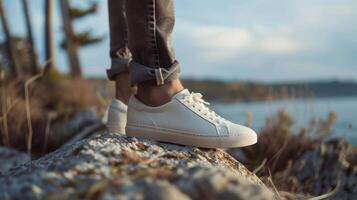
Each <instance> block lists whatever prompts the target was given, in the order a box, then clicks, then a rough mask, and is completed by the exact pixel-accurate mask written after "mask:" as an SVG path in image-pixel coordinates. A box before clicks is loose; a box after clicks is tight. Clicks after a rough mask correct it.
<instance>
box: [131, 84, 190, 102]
mask: <svg viewBox="0 0 357 200" xmlns="http://www.w3.org/2000/svg"><path fill="white" fill-rule="evenodd" d="M181 90H183V86H182V84H181V81H180V80H178V79H176V80H172V81H170V82H168V83H166V84H164V85H162V86H154V85H150V84H147V83H141V84H139V85H138V90H137V94H136V97H137V98H138V99H139V100H141V101H142V102H143V103H144V104H146V105H149V106H160V105H163V104H165V103H167V102H169V101H170V100H171V97H172V96H174V95H175V94H176V93H178V92H180V91H181Z"/></svg>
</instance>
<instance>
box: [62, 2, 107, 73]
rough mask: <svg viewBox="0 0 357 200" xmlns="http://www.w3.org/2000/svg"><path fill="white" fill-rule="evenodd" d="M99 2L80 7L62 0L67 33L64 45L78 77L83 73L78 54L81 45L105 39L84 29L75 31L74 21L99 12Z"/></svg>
mask: <svg viewBox="0 0 357 200" xmlns="http://www.w3.org/2000/svg"><path fill="white" fill-rule="evenodd" d="M97 8H98V4H97V3H95V2H94V1H91V2H90V5H89V7H87V8H78V7H74V6H71V5H70V2H69V0H61V11H62V18H63V25H64V32H65V35H66V38H65V41H64V42H63V44H62V47H63V48H65V49H66V50H67V53H68V57H69V63H70V69H71V70H70V71H71V74H72V76H74V77H78V76H81V75H82V72H81V65H80V61H79V56H78V50H79V48H80V47H81V46H86V45H91V44H95V43H98V42H101V41H102V40H103V37H95V36H92V34H91V31H83V32H80V33H75V31H74V29H73V21H74V20H77V19H80V18H83V17H86V16H88V15H91V14H94V13H96V12H97Z"/></svg>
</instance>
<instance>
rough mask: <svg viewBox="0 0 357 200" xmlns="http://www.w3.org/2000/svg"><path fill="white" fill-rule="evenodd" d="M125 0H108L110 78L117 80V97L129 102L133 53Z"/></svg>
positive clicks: (108, 71)
mask: <svg viewBox="0 0 357 200" xmlns="http://www.w3.org/2000/svg"><path fill="white" fill-rule="evenodd" d="M125 3H126V2H125V0H108V12H109V31H110V57H111V61H112V64H111V67H110V69H108V70H107V75H108V78H109V79H110V80H112V81H115V83H116V84H115V97H116V99H117V100H120V101H122V102H124V103H125V104H127V103H128V100H129V97H130V95H131V93H132V90H131V87H130V84H129V76H130V75H129V68H128V67H129V62H130V60H131V53H130V50H129V48H128V27H127V19H126V13H125Z"/></svg>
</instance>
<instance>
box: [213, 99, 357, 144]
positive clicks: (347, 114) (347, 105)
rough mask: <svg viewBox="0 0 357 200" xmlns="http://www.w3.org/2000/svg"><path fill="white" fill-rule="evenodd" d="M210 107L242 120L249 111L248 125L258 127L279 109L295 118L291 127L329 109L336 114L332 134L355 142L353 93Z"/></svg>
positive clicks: (356, 116) (356, 113)
mask: <svg viewBox="0 0 357 200" xmlns="http://www.w3.org/2000/svg"><path fill="white" fill-rule="evenodd" d="M212 107H213V108H214V109H215V110H216V111H217V113H219V114H220V115H222V116H223V117H225V118H227V119H230V120H231V121H234V122H238V123H241V124H244V123H245V122H246V121H247V113H248V112H251V113H252V114H253V118H252V121H251V123H250V126H251V127H252V128H254V129H255V130H257V131H260V130H261V129H262V127H263V126H264V124H265V121H266V118H267V117H271V116H276V113H277V112H278V111H279V110H281V109H283V110H285V111H287V112H288V113H289V114H290V115H291V116H292V117H293V118H294V120H295V122H296V123H295V125H294V129H296V130H298V129H300V128H301V127H307V126H308V124H309V122H310V120H311V119H313V118H317V119H319V118H323V119H326V118H327V115H328V113H329V112H331V111H333V112H335V113H336V115H337V120H336V122H335V124H334V126H333V130H334V133H333V135H332V136H333V137H342V138H345V139H346V140H348V141H349V142H350V143H352V144H355V145H357V97H346V98H317V99H294V100H279V101H267V102H242V103H234V104H220V103H216V104H213V105H212Z"/></svg>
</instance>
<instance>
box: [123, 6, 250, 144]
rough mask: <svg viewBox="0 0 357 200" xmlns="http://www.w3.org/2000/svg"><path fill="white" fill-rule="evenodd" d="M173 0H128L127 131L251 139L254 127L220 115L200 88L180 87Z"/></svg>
mask: <svg viewBox="0 0 357 200" xmlns="http://www.w3.org/2000/svg"><path fill="white" fill-rule="evenodd" d="M173 6H174V1H173V0H128V1H127V4H126V12H127V22H128V30H129V35H128V36H129V49H130V51H131V52H132V61H131V63H130V79H131V84H132V85H138V91H137V94H136V95H133V96H131V98H130V100H129V103H128V115H127V118H128V121H127V125H126V134H127V135H129V136H134V137H141V138H147V139H154V140H158V141H164V142H171V143H176V144H183V145H193V146H198V147H213V148H219V147H222V148H228V147H241V146H247V145H251V144H254V143H255V142H256V141H257V135H256V134H255V132H254V131H253V130H251V129H250V128H248V127H244V126H241V125H238V124H234V123H232V122H230V121H228V120H225V119H223V118H222V117H220V116H218V115H217V114H216V113H215V112H214V111H212V110H211V109H210V108H208V107H207V104H208V103H207V102H205V101H204V100H203V99H202V95H201V94H199V93H190V92H189V91H188V90H187V89H183V87H182V85H181V82H180V81H179V79H178V78H179V70H180V69H179V65H178V62H177V61H176V60H175V54H174V51H173V48H172V45H171V35H172V30H173V27H174V22H175V16H174V8H173Z"/></svg>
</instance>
